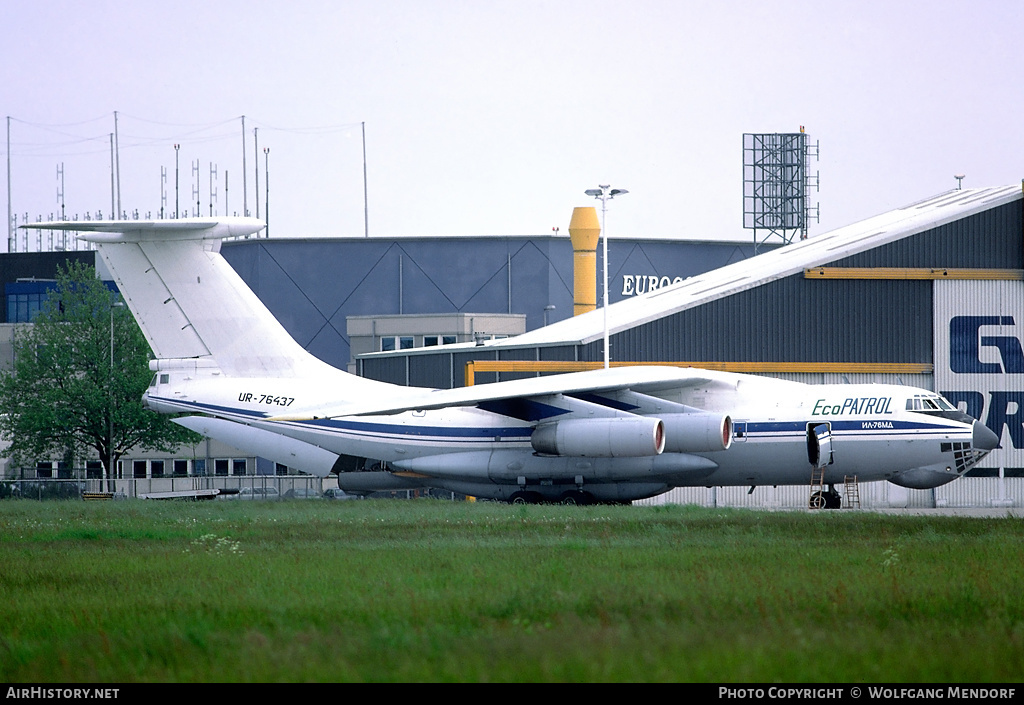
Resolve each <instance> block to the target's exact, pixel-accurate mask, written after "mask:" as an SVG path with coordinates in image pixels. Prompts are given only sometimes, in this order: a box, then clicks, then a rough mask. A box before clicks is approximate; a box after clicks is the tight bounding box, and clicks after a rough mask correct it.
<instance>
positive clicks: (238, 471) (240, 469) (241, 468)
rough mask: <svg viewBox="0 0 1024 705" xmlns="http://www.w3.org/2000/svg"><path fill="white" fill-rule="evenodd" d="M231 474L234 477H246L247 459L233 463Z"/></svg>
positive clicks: (233, 461) (236, 460)
mask: <svg viewBox="0 0 1024 705" xmlns="http://www.w3.org/2000/svg"><path fill="white" fill-rule="evenodd" d="M231 474H232V475H244V474H245V458H241V459H238V458H236V459H235V460H232V461H231Z"/></svg>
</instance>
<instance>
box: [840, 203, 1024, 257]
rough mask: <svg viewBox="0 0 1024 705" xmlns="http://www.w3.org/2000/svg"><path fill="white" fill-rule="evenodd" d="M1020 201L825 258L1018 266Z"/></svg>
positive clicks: (1023, 243) (1022, 243)
mask: <svg viewBox="0 0 1024 705" xmlns="http://www.w3.org/2000/svg"><path fill="white" fill-rule="evenodd" d="M1022 207H1024V202H1022V201H1020V200H1018V201H1014V202H1013V203H1008V204H1006V205H1004V206H999V207H997V208H992V209H991V210H987V211H983V212H981V213H978V214H976V215H972V216H970V217H968V218H963V219H961V220H955V221H953V222H951V223H946V224H945V225H940V226H939V227H937V228H933V229H931V230H927V231H925V232H923V233H920V234H918V235H914V236H913V237H907V238H903V239H902V240H897V241H896V242H893V243H890V244H888V245H882V246H881V247H876V248H873V249H871V250H868V251H866V252H861V253H859V254H856V255H853V256H851V257H846V258H843V259H839V260H836V261H835V262H831V263H828V266H832V267H934V268H944V267H974V268H981V269H988V268H1009V269H1020V268H1021V267H1022V266H1024V265H1022V262H1024V237H1022V233H1024V230H1022V228H1024V225H1022V223H1024V220H1022Z"/></svg>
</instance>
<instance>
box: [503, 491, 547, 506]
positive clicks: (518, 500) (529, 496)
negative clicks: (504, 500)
mask: <svg viewBox="0 0 1024 705" xmlns="http://www.w3.org/2000/svg"><path fill="white" fill-rule="evenodd" d="M538 502H540V495H538V494H537V493H536V492H514V493H513V494H512V496H511V497H509V498H508V503H509V504H537V503H538Z"/></svg>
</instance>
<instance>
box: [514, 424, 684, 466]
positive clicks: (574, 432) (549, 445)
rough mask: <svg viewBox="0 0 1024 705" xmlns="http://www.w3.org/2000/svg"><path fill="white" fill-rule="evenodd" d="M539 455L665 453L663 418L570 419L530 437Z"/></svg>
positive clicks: (583, 455) (543, 426) (585, 456)
mask: <svg viewBox="0 0 1024 705" xmlns="http://www.w3.org/2000/svg"><path fill="white" fill-rule="evenodd" d="M530 444H531V445H532V446H533V449H534V450H535V451H537V452H538V453H544V454H546V455H572V456H579V457H584V458H637V457H643V456H648V455H660V454H661V452H662V451H663V450H665V426H664V424H663V423H662V422H661V419H657V418H651V417H644V416H629V417H612V418H603V419H569V420H566V421H557V422H555V423H551V424H544V425H542V426H538V427H537V429H536V430H535V431H534V432H533V435H531V436H530Z"/></svg>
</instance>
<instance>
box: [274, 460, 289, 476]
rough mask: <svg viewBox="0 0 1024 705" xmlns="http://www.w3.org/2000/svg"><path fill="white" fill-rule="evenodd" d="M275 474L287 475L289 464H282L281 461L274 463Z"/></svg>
mask: <svg viewBox="0 0 1024 705" xmlns="http://www.w3.org/2000/svg"><path fill="white" fill-rule="evenodd" d="M274 474H275V475H287V474H288V466H287V465H282V464H281V463H274Z"/></svg>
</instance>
